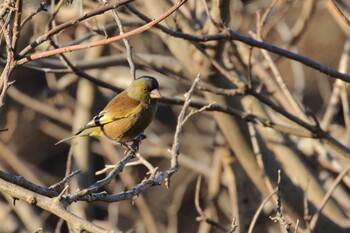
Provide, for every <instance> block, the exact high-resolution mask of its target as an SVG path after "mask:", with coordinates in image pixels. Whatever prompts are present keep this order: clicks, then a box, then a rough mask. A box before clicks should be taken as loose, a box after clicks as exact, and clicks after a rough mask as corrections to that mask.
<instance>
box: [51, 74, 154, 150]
mask: <svg viewBox="0 0 350 233" xmlns="http://www.w3.org/2000/svg"><path fill="white" fill-rule="evenodd" d="M158 88H159V85H158V81H157V80H156V79H155V78H153V77H150V76H142V77H139V78H138V79H135V80H134V81H133V82H132V83H131V84H130V86H129V87H128V88H127V89H125V90H124V91H123V92H121V93H120V94H118V95H117V96H115V97H114V98H113V99H112V100H111V101H110V102H109V103H108V104H107V105H106V107H105V108H104V109H103V110H102V111H101V112H100V113H99V114H98V115H97V116H95V117H94V118H92V120H91V121H90V122H88V123H87V124H86V125H85V126H84V127H82V128H80V129H79V130H77V131H76V132H75V133H74V134H73V135H71V136H69V137H66V138H64V139H62V140H61V141H59V142H57V143H56V144H55V145H57V144H59V143H61V142H64V141H66V140H69V139H72V138H76V137H107V138H108V139H110V140H111V141H113V142H116V143H120V144H122V145H126V144H125V143H126V142H129V141H132V140H133V139H134V138H135V137H137V136H138V135H139V134H141V133H142V132H143V131H144V130H145V129H146V128H147V126H148V125H149V124H150V123H151V122H152V120H153V118H154V115H155V113H156V110H157V104H158V98H160V93H159V90H158Z"/></svg>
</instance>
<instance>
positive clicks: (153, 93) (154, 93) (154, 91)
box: [150, 89, 162, 99]
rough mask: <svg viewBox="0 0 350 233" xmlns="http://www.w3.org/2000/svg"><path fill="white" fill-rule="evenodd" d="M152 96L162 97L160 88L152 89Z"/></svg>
mask: <svg viewBox="0 0 350 233" xmlns="http://www.w3.org/2000/svg"><path fill="white" fill-rule="evenodd" d="M150 96H151V99H159V98H160V97H162V96H161V95H160V92H159V90H158V89H154V90H152V91H151V93H150Z"/></svg>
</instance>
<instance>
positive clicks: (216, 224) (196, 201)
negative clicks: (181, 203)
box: [194, 176, 237, 232]
mask: <svg viewBox="0 0 350 233" xmlns="http://www.w3.org/2000/svg"><path fill="white" fill-rule="evenodd" d="M201 181H202V177H201V176H199V177H198V179H197V183H196V191H195V197H194V204H195V206H196V210H197V212H198V214H199V216H198V217H197V221H201V222H202V221H204V222H206V223H208V224H209V225H211V226H213V227H215V228H217V229H219V230H220V231H222V232H234V230H235V229H236V227H237V226H236V225H234V221H233V222H232V223H233V226H232V229H230V230H229V229H227V228H226V227H224V226H222V225H221V224H220V223H219V222H217V221H214V220H212V219H210V218H208V217H207V216H206V215H205V213H204V211H203V210H202V207H201V206H200V204H199V191H200V187H201Z"/></svg>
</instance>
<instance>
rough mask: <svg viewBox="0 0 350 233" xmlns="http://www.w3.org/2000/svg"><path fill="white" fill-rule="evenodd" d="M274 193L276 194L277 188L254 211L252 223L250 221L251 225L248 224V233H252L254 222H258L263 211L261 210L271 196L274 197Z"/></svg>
mask: <svg viewBox="0 0 350 233" xmlns="http://www.w3.org/2000/svg"><path fill="white" fill-rule="evenodd" d="M276 193H277V188H275V190H274V191H273V192H272V193H270V194H269V195H268V196H267V197H266V198H265V199H264V200H263V202H261V204H260V206H259V208H258V209H257V210H256V211H255V214H254V217H253V219H252V221H251V223H250V226H249V229H248V233H252V232H253V229H254V226H255V224H256V222H257V220H258V217H259V215H260V213H261V211H262V210H263V208H264V206H265V205H266V203H267V202H268V201H269V200H270V199H271V197H272V196H273V195H275V194H276Z"/></svg>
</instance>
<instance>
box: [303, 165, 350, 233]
mask: <svg viewBox="0 0 350 233" xmlns="http://www.w3.org/2000/svg"><path fill="white" fill-rule="evenodd" d="M349 171H350V166H348V167H347V168H345V169H344V171H342V172H341V173H340V174H339V175H338V176H337V178H336V179H335V180H334V182H333V184H332V185H331V187H330V188H329V189H328V191H327V193H326V195H325V196H324V197H323V199H322V201H321V203H320V206H319V207H318V208H317V210H316V212H315V214H314V215H313V217H312V219H311V221H310V229H311V231H313V230H314V229H315V226H316V223H317V220H318V217H319V216H320V214H321V212H322V210H323V208H324V207H325V205H326V203H327V201H328V200H329V199H330V197H331V196H332V194H333V192H334V191H335V188H336V187H337V186H338V185H339V183H340V182H341V181H342V179H343V178H344V176H346V174H348V172H349Z"/></svg>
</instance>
